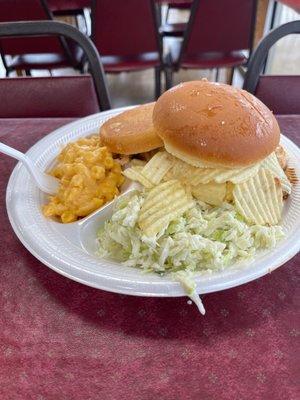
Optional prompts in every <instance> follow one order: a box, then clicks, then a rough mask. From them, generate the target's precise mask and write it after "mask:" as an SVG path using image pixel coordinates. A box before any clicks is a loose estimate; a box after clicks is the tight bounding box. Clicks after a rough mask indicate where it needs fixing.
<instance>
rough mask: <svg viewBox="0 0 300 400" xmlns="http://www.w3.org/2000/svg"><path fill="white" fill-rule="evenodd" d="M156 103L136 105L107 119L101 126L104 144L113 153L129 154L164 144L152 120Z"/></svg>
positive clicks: (101, 136) (143, 151)
mask: <svg viewBox="0 0 300 400" xmlns="http://www.w3.org/2000/svg"><path fill="white" fill-rule="evenodd" d="M154 104H155V103H149V104H145V105H142V106H138V107H135V108H133V109H131V110H127V111H124V112H122V113H121V114H119V115H117V116H116V117H113V118H110V119H109V120H107V121H106V122H105V123H104V124H103V125H102V126H101V128H100V138H101V141H102V144H103V145H105V146H107V147H108V149H109V150H110V151H112V152H113V153H118V154H128V155H129V154H138V153H145V152H147V151H150V150H154V149H157V148H158V147H161V146H163V142H162V140H161V138H160V137H159V136H158V135H157V133H156V132H155V129H154V126H153V122H152V113H153V107H154Z"/></svg>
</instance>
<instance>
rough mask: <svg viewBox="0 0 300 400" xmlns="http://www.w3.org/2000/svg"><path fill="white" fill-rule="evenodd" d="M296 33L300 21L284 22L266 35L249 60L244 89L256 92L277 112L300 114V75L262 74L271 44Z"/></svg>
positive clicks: (298, 30) (299, 27) (298, 29)
mask: <svg viewBox="0 0 300 400" xmlns="http://www.w3.org/2000/svg"><path fill="white" fill-rule="evenodd" d="M293 33H298V34H299V33H300V21H292V22H288V23H287V24H284V25H281V26H279V27H278V28H276V29H274V30H273V31H271V32H270V33H269V34H268V35H267V36H266V37H264V38H263V39H262V40H261V42H260V43H259V45H258V46H257V48H256V50H255V51H254V53H253V55H252V57H251V59H250V61H249V65H248V70H247V73H246V76H245V81H244V89H245V90H247V91H248V92H250V93H253V94H255V96H257V97H258V98H259V99H260V100H261V101H262V102H263V103H265V104H266V105H267V106H268V107H269V108H270V109H271V110H272V111H273V112H274V113H275V114H300V75H294V76H293V75H288V76H285V75H280V76H274V75H270V76H261V75H260V74H261V71H262V69H263V66H264V64H265V62H266V59H267V56H268V52H269V50H270V48H271V47H272V46H273V45H274V44H275V43H276V42H277V41H278V40H279V39H281V38H283V37H284V36H287V35H290V34H293ZM299 71H300V65H299Z"/></svg>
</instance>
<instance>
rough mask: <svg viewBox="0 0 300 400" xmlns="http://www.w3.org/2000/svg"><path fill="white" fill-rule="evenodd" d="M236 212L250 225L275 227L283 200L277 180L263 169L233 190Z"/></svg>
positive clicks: (279, 216) (279, 217)
mask: <svg viewBox="0 0 300 400" xmlns="http://www.w3.org/2000/svg"><path fill="white" fill-rule="evenodd" d="M233 197H234V202H235V206H236V208H237V210H238V211H239V213H240V214H241V215H242V216H243V217H244V218H245V219H246V220H247V221H248V222H250V223H254V224H259V225H276V224H278V222H279V221H280V219H281V214H282V208H283V200H282V187H281V183H280V181H279V179H278V178H275V177H274V176H273V174H272V173H271V172H270V171H269V170H267V169H265V168H261V169H260V171H259V173H258V174H257V175H255V176H254V177H253V178H251V179H249V180H248V181H247V182H244V183H241V184H238V185H236V186H235V187H234V189H233Z"/></svg>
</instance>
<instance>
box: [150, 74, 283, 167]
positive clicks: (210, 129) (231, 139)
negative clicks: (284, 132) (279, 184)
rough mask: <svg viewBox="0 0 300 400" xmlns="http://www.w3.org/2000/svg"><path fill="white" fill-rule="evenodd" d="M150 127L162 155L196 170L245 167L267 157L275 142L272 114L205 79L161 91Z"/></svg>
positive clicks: (250, 98)
mask: <svg viewBox="0 0 300 400" xmlns="http://www.w3.org/2000/svg"><path fill="white" fill-rule="evenodd" d="M153 124H154V127H155V129H156V132H157V134H158V135H159V136H160V137H161V138H162V140H163V141H164V145H165V148H166V150H167V151H168V152H170V153H171V154H173V155H174V156H176V157H178V158H181V159H182V160H184V161H186V162H188V163H190V164H192V165H195V166H198V167H201V166H208V167H209V166H211V167H225V168H226V167H227V168H235V167H236V168H240V167H246V166H248V165H251V164H254V163H256V162H258V161H260V160H262V159H264V158H265V157H267V156H268V155H269V154H270V153H272V152H273V151H274V150H275V149H276V147H277V146H278V144H279V139H280V130H279V126H278V123H277V121H276V119H275V117H274V115H273V114H272V112H271V111H270V110H269V109H268V108H267V107H266V106H265V105H264V104H263V103H262V102H261V101H259V100H258V99H257V98H256V97H254V96H253V95H251V94H250V93H248V92H246V91H245V90H241V89H236V88H234V87H232V86H229V85H225V84H219V83H212V82H208V81H206V80H201V81H191V82H186V83H182V84H180V85H178V86H175V87H174V88H172V89H170V90H168V91H167V92H165V93H164V94H163V95H162V96H161V97H160V98H159V99H158V100H157V102H156V104H155V107H154V111H153Z"/></svg>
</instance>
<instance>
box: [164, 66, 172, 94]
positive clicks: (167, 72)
mask: <svg viewBox="0 0 300 400" xmlns="http://www.w3.org/2000/svg"><path fill="white" fill-rule="evenodd" d="M165 78H166V90H168V89H170V88H171V87H172V86H173V69H172V68H171V67H166V68H165Z"/></svg>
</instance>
